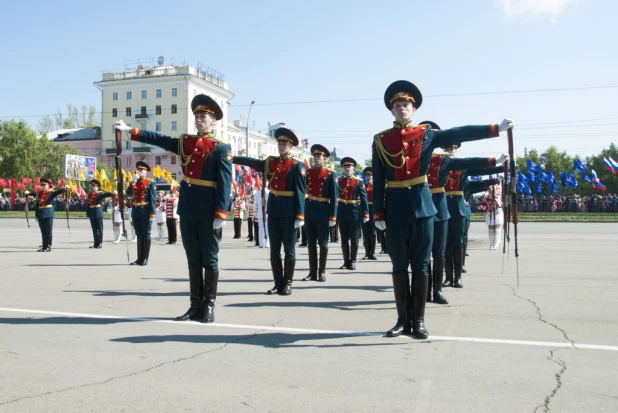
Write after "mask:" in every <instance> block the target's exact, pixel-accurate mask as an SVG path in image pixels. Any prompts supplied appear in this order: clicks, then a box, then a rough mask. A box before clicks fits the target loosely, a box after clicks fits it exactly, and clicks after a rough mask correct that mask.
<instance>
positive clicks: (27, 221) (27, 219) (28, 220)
mask: <svg viewBox="0 0 618 413" xmlns="http://www.w3.org/2000/svg"><path fill="white" fill-rule="evenodd" d="M24 207H25V211H26V223H27V224H28V228H30V217H29V216H28V194H26V203H25V204H24Z"/></svg>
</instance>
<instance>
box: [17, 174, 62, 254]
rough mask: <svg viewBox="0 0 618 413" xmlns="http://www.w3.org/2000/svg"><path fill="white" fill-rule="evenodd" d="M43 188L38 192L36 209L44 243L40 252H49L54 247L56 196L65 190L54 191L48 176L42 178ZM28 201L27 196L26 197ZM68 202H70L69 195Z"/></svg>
mask: <svg viewBox="0 0 618 413" xmlns="http://www.w3.org/2000/svg"><path fill="white" fill-rule="evenodd" d="M40 184H41V188H42V189H41V190H40V191H38V192H37V193H36V210H35V216H36V218H37V220H38V221H39V228H40V229H41V238H42V239H43V245H41V248H40V249H38V250H37V251H38V252H49V251H51V247H52V238H53V230H54V212H55V210H56V197H57V196H58V195H60V194H61V193H63V192H65V189H64V188H60V189H56V190H55V191H53V190H52V189H53V188H54V185H52V181H51V180H49V179H47V178H42V179H41V180H40ZM26 202H27V197H26ZM66 202H69V199H68V196H67V197H66Z"/></svg>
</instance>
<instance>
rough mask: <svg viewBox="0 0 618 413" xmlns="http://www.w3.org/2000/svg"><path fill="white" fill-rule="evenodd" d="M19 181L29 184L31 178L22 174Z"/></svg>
mask: <svg viewBox="0 0 618 413" xmlns="http://www.w3.org/2000/svg"><path fill="white" fill-rule="evenodd" d="M21 183H22V184H23V185H30V184H31V183H32V179H30V178H28V177H25V176H22V177H21Z"/></svg>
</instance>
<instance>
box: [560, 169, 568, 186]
mask: <svg viewBox="0 0 618 413" xmlns="http://www.w3.org/2000/svg"><path fill="white" fill-rule="evenodd" d="M560 181H561V182H562V186H563V187H565V186H567V177H566V174H565V173H564V172H560Z"/></svg>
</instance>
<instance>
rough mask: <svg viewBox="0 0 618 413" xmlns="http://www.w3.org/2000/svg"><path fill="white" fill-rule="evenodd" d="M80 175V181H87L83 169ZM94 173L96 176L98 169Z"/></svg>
mask: <svg viewBox="0 0 618 413" xmlns="http://www.w3.org/2000/svg"><path fill="white" fill-rule="evenodd" d="M78 175H79V176H78V178H79V180H80V181H85V180H86V178H85V177H84V172H83V171H82V170H81V169H80V170H79V174H78ZM94 175H95V178H96V171H95V174H94Z"/></svg>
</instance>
